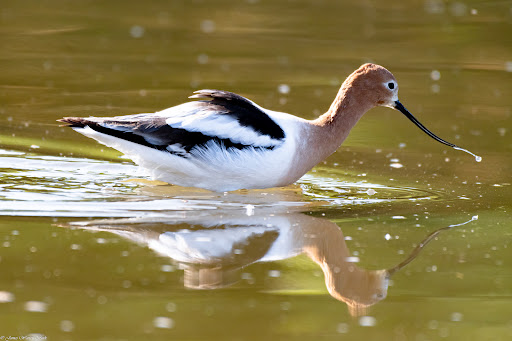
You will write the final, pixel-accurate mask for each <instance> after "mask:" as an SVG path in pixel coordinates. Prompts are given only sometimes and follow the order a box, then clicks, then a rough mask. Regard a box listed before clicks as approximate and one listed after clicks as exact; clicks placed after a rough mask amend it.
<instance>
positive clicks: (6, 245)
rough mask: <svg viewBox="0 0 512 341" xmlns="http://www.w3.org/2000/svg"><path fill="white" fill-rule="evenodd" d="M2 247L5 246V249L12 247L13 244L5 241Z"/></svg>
mask: <svg viewBox="0 0 512 341" xmlns="http://www.w3.org/2000/svg"><path fill="white" fill-rule="evenodd" d="M2 245H3V247H10V246H11V243H9V242H8V241H5V242H4V243H3V244H2Z"/></svg>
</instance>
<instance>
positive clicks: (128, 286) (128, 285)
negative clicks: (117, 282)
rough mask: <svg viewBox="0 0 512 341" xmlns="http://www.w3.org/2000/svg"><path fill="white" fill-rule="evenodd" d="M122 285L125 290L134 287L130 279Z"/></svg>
mask: <svg viewBox="0 0 512 341" xmlns="http://www.w3.org/2000/svg"><path fill="white" fill-rule="evenodd" d="M122 285H123V288H125V289H128V288H131V286H132V281H130V280H128V279H125V280H124V281H123V284H122Z"/></svg>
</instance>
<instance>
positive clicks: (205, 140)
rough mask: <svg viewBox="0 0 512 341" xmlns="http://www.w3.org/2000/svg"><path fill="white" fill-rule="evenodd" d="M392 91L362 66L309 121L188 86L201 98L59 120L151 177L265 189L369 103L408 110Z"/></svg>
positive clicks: (340, 132) (305, 163)
mask: <svg viewBox="0 0 512 341" xmlns="http://www.w3.org/2000/svg"><path fill="white" fill-rule="evenodd" d="M397 90H398V87H397V84H396V80H395V79H394V77H393V75H392V74H391V73H390V72H389V71H388V70H386V69H385V68H383V67H381V66H378V65H374V64H365V65H363V66H361V67H360V68H359V69H358V70H356V71H355V72H354V73H353V74H351V75H350V76H349V77H348V78H347V80H346V81H345V82H344V83H343V85H342V87H341V89H340V91H339V93H338V95H337V96H336V98H335V100H334V102H333V103H332V105H331V107H330V108H329V110H328V111H327V112H326V113H325V114H324V115H322V116H320V117H319V118H318V119H316V120H313V121H308V120H304V119H301V118H299V117H296V116H293V115H289V114H285V113H280V112H275V111H271V110H267V109H264V108H261V107H260V106H258V105H256V104H255V103H253V102H252V101H250V100H248V99H246V98H244V97H242V96H239V95H236V94H234V93H231V92H226V91H218V90H200V91H196V92H195V95H193V96H191V98H198V99H201V100H199V101H192V102H187V103H184V104H181V105H178V106H175V107H171V108H169V109H166V110H163V111H160V112H156V113H152V114H137V115H128V116H117V117H89V118H80V117H66V118H63V119H61V120H60V121H61V122H64V123H66V124H67V125H68V126H70V127H72V128H73V129H75V130H76V131H78V132H80V133H82V134H84V135H85V136H88V137H91V138H93V139H96V140H97V141H99V142H100V143H103V144H105V145H107V146H109V147H112V148H114V149H117V150H119V151H121V152H122V153H124V154H126V155H127V156H128V157H130V158H131V159H132V160H133V161H134V162H135V163H137V164H139V165H140V166H141V167H143V168H145V169H147V170H148V171H149V172H150V175H151V176H152V177H153V178H154V179H157V180H161V181H165V182H168V183H172V184H176V185H181V186H191V187H200V188H205V189H209V190H213V191H231V190H237V189H242V188H243V189H253V188H268V187H277V186H285V185H288V184H291V183H293V182H295V181H296V180H298V179H299V178H300V177H301V176H302V175H304V174H305V173H306V172H307V171H309V170H310V169H311V168H313V167H314V166H315V165H316V164H317V163H318V162H320V161H322V160H323V159H325V158H326V157H327V156H328V155H330V154H331V153H333V152H334V151H335V150H336V149H337V148H338V147H339V146H340V145H341V143H342V142H343V141H344V140H345V138H346V137H347V135H348V133H349V132H350V130H351V129H352V127H353V126H354V125H355V124H356V123H357V121H358V120H359V118H361V116H362V115H363V114H364V113H365V112H366V111H368V110H369V109H371V108H372V107H375V106H377V105H384V106H390V107H393V108H396V109H398V110H400V111H402V112H403V113H404V114H406V116H408V115H410V113H409V112H408V111H407V110H405V108H403V106H402V105H401V104H400V102H398V96H397ZM408 117H409V118H410V119H411V120H412V118H411V117H412V115H410V116H408ZM413 122H414V121H413ZM415 124H417V125H418V126H420V128H421V129H423V130H424V131H426V132H427V133H429V134H431V136H433V137H434V138H436V139H437V140H438V141H440V142H442V143H445V144H448V145H451V144H449V143H447V142H446V141H444V140H441V139H439V138H437V136H435V135H433V134H432V133H430V132H429V131H428V130H426V128H424V127H423V126H421V124H419V123H417V121H416V122H415ZM451 146H453V145H451Z"/></svg>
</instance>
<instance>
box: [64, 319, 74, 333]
mask: <svg viewBox="0 0 512 341" xmlns="http://www.w3.org/2000/svg"><path fill="white" fill-rule="evenodd" d="M74 329H75V324H74V323H73V322H72V321H70V320H62V321H60V330H62V331H63V332H65V333H71V332H72V331H73V330H74Z"/></svg>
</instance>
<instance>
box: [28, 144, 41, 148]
mask: <svg viewBox="0 0 512 341" xmlns="http://www.w3.org/2000/svg"><path fill="white" fill-rule="evenodd" d="M30 148H32V149H39V148H41V147H39V146H38V145H37V144H32V145H30Z"/></svg>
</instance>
